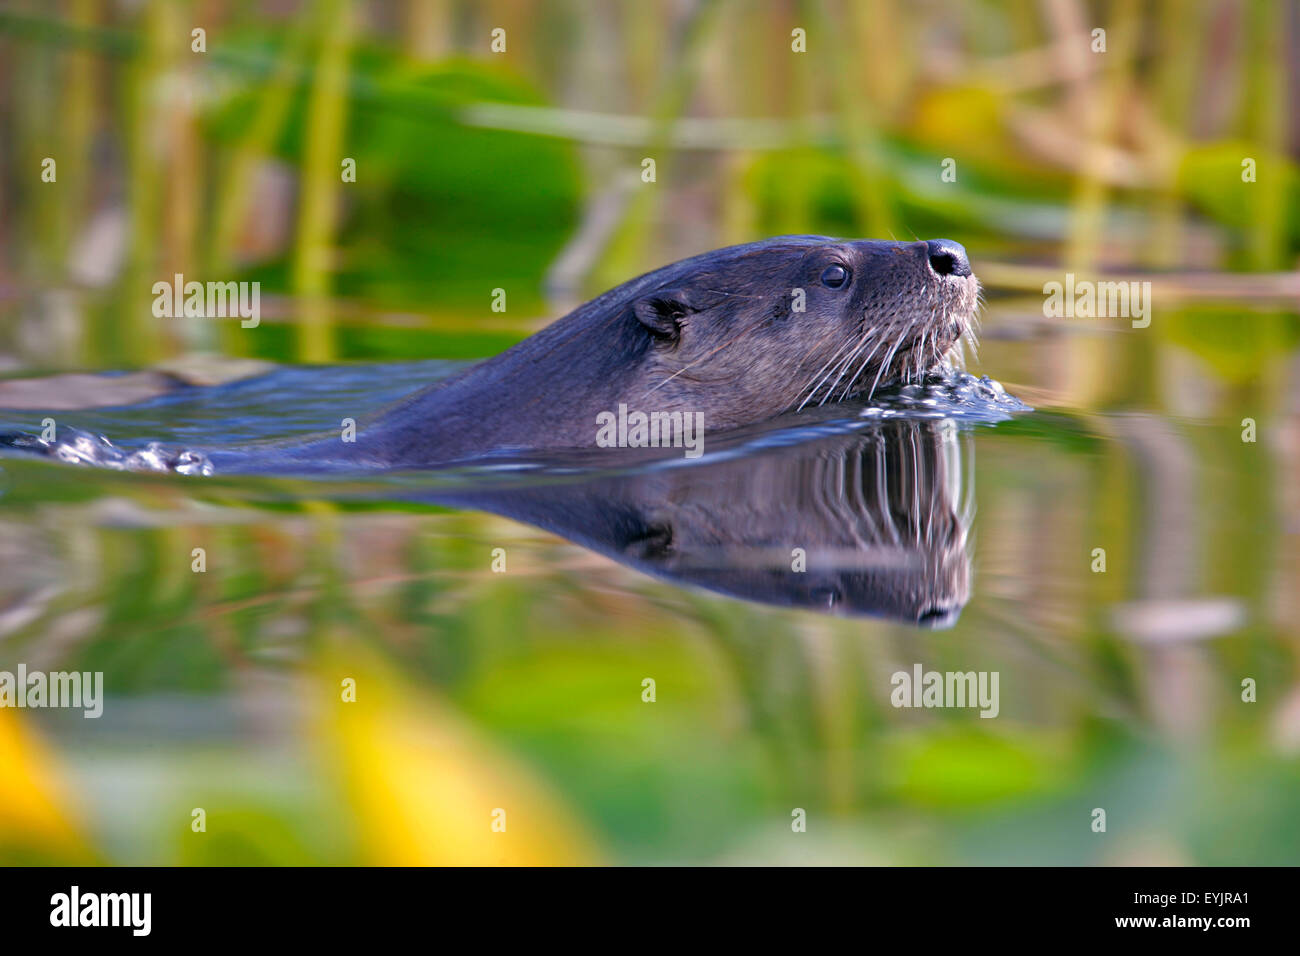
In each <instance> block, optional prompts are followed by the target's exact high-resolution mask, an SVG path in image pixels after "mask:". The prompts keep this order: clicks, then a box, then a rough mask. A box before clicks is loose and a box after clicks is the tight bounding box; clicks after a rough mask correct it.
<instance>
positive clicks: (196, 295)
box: [152, 272, 262, 329]
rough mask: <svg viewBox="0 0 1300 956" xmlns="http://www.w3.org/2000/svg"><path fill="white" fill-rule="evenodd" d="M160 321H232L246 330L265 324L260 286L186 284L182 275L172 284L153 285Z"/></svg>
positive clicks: (246, 284)
mask: <svg viewBox="0 0 1300 956" xmlns="http://www.w3.org/2000/svg"><path fill="white" fill-rule="evenodd" d="M152 291H153V295H154V300H153V314H154V318H157V319H179V318H189V319H233V318H238V319H239V320H240V322H239V324H240V325H241V326H243V327H244V328H246V329H255V328H257V326H258V323H260V322H261V321H262V307H261V306H262V284H261V283H260V282H193V281H191V282H186V281H185V276H183V275H181V274H180V273H179V272H178V273H176V275H175V276H174V277H173V281H172V282H155V283H154V284H153V289H152Z"/></svg>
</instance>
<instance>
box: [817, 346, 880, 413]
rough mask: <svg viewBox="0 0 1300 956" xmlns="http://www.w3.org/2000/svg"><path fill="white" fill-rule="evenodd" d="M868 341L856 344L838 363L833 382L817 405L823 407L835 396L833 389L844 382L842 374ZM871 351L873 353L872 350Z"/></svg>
mask: <svg viewBox="0 0 1300 956" xmlns="http://www.w3.org/2000/svg"><path fill="white" fill-rule="evenodd" d="M869 341H871V337H870V336H868V337H866V338H863V339H862V340H861V341H860V342H859V343H858V346H857V348H855V349H854V350H853V351H852V352H851V353H850V354H849V357H848V358H846V359H845V360H844V361H843V362H841V363H840V365H839V368H838V369H837V370H836V371H837V373H838V374H836V376H835V381H833V382H831V384H830V387H829V388H828V389H826V394H825V395H824V396H823V397H822V400H821V401H820V402H818V403H817V404H818V405H819V406H820V405H825V404H826V403H827V402H829V401H830V400H831V398H832V397H833V396H834V395H835V389H837V388H839V385H840V382H842V381H843V380H844V373H845V372H847V371H848V370H849V368H850V367H851V366H852V365H853V360H854V359H855V358H857V357H858V356H859V355H860V354H861V353H862V350H863V349H864V348H866V346H867V343H868V342H869ZM872 351H874V349H873V350H872Z"/></svg>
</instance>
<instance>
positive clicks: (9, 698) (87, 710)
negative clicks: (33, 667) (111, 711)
mask: <svg viewBox="0 0 1300 956" xmlns="http://www.w3.org/2000/svg"><path fill="white" fill-rule="evenodd" d="M0 707H18V708H26V707H31V708H61V709H62V708H68V709H73V710H81V711H83V714H82V716H84V717H89V718H95V717H99V716H101V715H102V714H103V713H104V672H103V671H94V672H91V671H48V672H47V671H29V670H28V669H27V665H26V664H19V665H18V670H17V672H14V671H0Z"/></svg>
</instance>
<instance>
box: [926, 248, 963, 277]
mask: <svg viewBox="0 0 1300 956" xmlns="http://www.w3.org/2000/svg"><path fill="white" fill-rule="evenodd" d="M925 246H926V248H927V249H928V250H929V251H930V268H931V269H933V270H934V271H935V272H936V273H937V274H938V275H941V276H968V275H970V260H969V259H967V258H966V250H965V249H964V248H962V245H961V243H959V242H953V241H952V240H951V239H931V240H930V241H929V242H927V243H926V244H925Z"/></svg>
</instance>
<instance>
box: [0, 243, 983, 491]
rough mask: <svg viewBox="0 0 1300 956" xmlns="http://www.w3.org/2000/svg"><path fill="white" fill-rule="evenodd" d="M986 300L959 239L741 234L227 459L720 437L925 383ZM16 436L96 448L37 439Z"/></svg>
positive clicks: (298, 468) (420, 459) (455, 454)
mask: <svg viewBox="0 0 1300 956" xmlns="http://www.w3.org/2000/svg"><path fill="white" fill-rule="evenodd" d="M978 298H979V283H978V281H977V280H976V278H975V276H974V275H973V274H972V272H971V268H970V262H969V260H968V258H967V256H966V251H965V250H964V249H963V248H962V247H961V246H960V245H959V244H958V243H956V242H953V241H951V240H947V239H935V240H930V241H921V240H918V241H916V242H884V241H874V240H843V241H842V240H836V239H831V238H827V237H825V236H781V237H778V238H774V239H767V240H763V241H760V242H753V243H748V244H744V245H738V246H730V247H727V248H724V249H718V250H714V251H712V252H707V253H704V254H702V255H697V256H694V257H692V258H689V259H684V260H682V261H680V262H676V263H673V264H671V265H667V266H664V267H662V268H660V269H657V270H655V271H653V272H649V273H647V274H645V275H643V276H640V277H639V278H636V279H632V280H630V281H628V282H625V283H624V284H622V285H620V286H618V287H616V288H614V289H612V290H610V291H608V292H606V293H604V294H603V295H601V296H599V297H597V298H595V299H593V300H592V301H590V302H588V303H586V304H585V305H582V306H580V307H579V308H577V309H576V310H574V311H573V312H571V313H570V314H569V315H567V316H565V317H564V318H561V319H559V320H557V321H555V322H554V323H552V324H551V325H549V326H547V327H546V328H544V329H542V330H541V331H540V332H538V333H536V334H535V335H533V336H531V337H529V338H527V339H525V340H524V341H522V342H520V343H519V344H517V345H515V346H514V347H512V348H510V349H507V350H506V351H504V352H502V353H501V354H499V355H497V356H495V357H494V358H490V359H487V360H486V361H484V362H481V363H479V364H477V365H474V366H472V367H470V368H468V369H466V370H464V371H463V372H461V373H459V374H457V375H455V376H453V377H452V378H450V379H448V380H446V381H442V382H438V383H436V384H434V385H431V386H429V387H427V388H425V389H423V390H421V391H418V392H416V393H415V394H413V395H411V396H410V397H408V398H406V399H405V400H402V401H400V402H398V403H397V404H396V405H395V406H393V407H391V408H389V409H388V410H387V411H386V412H384V413H381V414H380V415H378V416H377V417H376V418H375V420H374V421H372V422H370V423H368V424H366V425H365V426H364V427H363V428H362V429H361V430H360V432H359V433H358V434H357V435H356V436H355V438H356V440H355V441H342V440H341V439H340V437H338V436H332V437H329V438H323V439H319V440H315V441H309V440H299V441H298V442H297V443H294V444H281V445H277V446H275V447H274V448H273V449H270V450H268V449H260V450H258V451H256V452H250V453H247V454H243V455H239V454H234V453H230V452H224V453H223V452H215V453H213V455H212V461H213V462H214V463H215V464H216V468H217V470H220V471H226V472H283V473H294V472H310V471H317V470H322V469H329V470H336V469H345V470H372V469H409V468H426V467H433V466H439V465H444V464H449V463H456V462H462V461H470V460H474V459H477V458H483V457H485V456H491V455H497V454H502V453H510V452H530V451H543V450H547V449H566V448H569V449H571V448H588V447H593V446H596V445H598V444H599V442H598V435H599V430H600V423H601V422H602V421H608V419H609V416H613V415H615V414H617V413H619V412H620V410H621V409H628V408H630V409H634V410H640V411H642V412H643V413H656V414H661V415H664V416H669V417H671V416H675V415H677V416H682V417H689V420H690V421H698V422H699V423H700V425H701V426H702V427H703V428H705V429H707V430H708V432H709V434H710V435H713V434H717V433H720V432H725V431H727V430H729V429H733V428H736V427H738V426H742V425H746V424H752V423H756V422H761V421H765V420H767V419H771V418H775V417H777V416H779V415H781V414H782V413H784V412H789V411H794V410H798V409H802V408H804V407H806V406H808V405H810V404H813V405H822V404H826V403H830V402H842V401H845V400H847V399H853V398H860V397H866V398H869V397H870V396H871V395H872V394H874V392H875V391H876V390H877V389H878V388H881V387H882V386H886V385H897V384H907V383H909V382H915V381H919V380H921V379H922V378H924V377H925V376H926V375H927V374H929V373H931V372H933V371H934V370H936V368H939V367H941V366H944V365H945V364H946V362H947V360H948V357H949V355H950V353H951V352H952V351H953V350H954V348H955V347H956V345H957V343H958V341H959V340H960V339H961V338H962V337H963V336H967V337H969V336H971V335H972V334H973V325H974V321H975V312H976V307H977V303H978ZM342 414H343V415H346V414H347V411H346V410H342ZM665 420H667V419H665ZM5 443H7V444H9V445H10V446H12V447H17V448H20V449H22V450H27V451H35V452H38V453H45V454H51V455H56V456H57V457H63V458H65V459H67V460H78V461H85V460H87V459H88V458H92V459H93V455H91V456H87V455H85V454H81V453H80V451H78V450H76V449H69V450H67V451H66V453H65V454H60V453H59V451H58V449H57V448H56V446H57V442H54V443H44V442H42V441H40V440H39V439H35V438H34V437H32V436H20V437H18V438H15V437H14V436H10V437H9V438H8V439H7V441H6V442H5ZM187 454H192V453H188V452H187ZM146 457H147V458H148V462H146V464H145V465H144V466H142V467H149V468H153V467H157V463H158V462H162V466H163V467H164V468H167V469H170V467H171V466H170V465H169V464H168V463H169V462H171V461H172V460H174V459H177V460H179V458H180V457H182V456H178V455H168V454H165V453H160V454H154V455H152V456H151V457H150V456H146ZM132 460H134V459H132ZM119 467H121V466H120V465H119ZM128 467H130V466H129V465H128ZM185 467H187V468H191V469H192V470H204V469H203V468H196V467H195V466H194V464H193V461H189V462H187V464H186V465H185Z"/></svg>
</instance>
